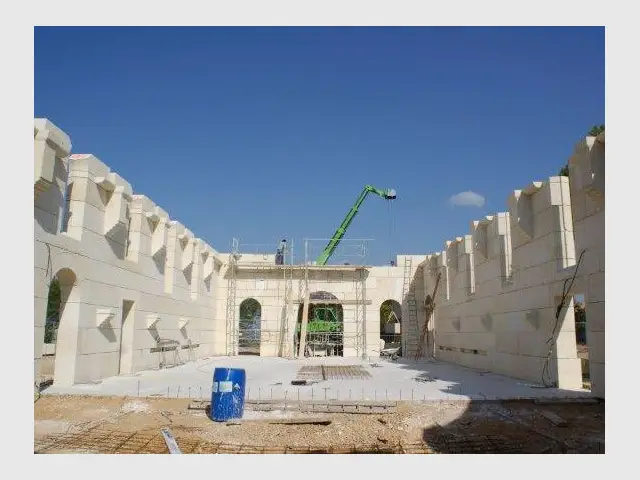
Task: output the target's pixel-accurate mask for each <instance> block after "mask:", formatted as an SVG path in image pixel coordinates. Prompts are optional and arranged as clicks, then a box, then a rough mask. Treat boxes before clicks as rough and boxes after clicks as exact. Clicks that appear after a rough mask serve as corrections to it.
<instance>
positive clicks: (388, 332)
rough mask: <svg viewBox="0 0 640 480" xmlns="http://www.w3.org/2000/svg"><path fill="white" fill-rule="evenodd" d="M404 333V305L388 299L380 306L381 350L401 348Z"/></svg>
mask: <svg viewBox="0 0 640 480" xmlns="http://www.w3.org/2000/svg"><path fill="white" fill-rule="evenodd" d="M402 333H403V328H402V305H401V304H400V302H398V301H397V300H394V299H387V300H385V301H384V302H382V303H381V304H380V340H381V342H380V347H381V348H380V349H382V348H385V349H389V348H398V347H401V345H402ZM382 341H384V346H383V345H382ZM399 353H401V350H400V351H399Z"/></svg>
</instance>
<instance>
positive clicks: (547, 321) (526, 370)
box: [421, 134, 604, 397]
mask: <svg viewBox="0 0 640 480" xmlns="http://www.w3.org/2000/svg"><path fill="white" fill-rule="evenodd" d="M569 164H570V177H569V178H567V177H551V178H549V179H548V180H547V181H545V182H534V183H532V184H531V185H529V186H527V187H526V188H524V189H522V190H516V191H514V192H513V193H512V195H511V196H510V198H509V201H508V204H509V211H508V212H500V213H497V214H495V215H493V216H488V217H485V218H483V219H481V220H478V221H474V222H472V224H471V231H470V232H469V234H467V235H464V236H461V237H457V238H455V239H454V240H450V241H447V242H445V248H444V250H443V251H441V252H438V253H435V254H432V255H429V256H428V257H427V259H426V260H425V261H424V262H423V264H422V273H421V274H422V277H423V284H424V286H425V292H432V291H433V288H434V286H435V281H436V278H437V275H438V274H440V275H441V277H440V279H441V280H440V285H439V290H438V292H437V294H436V298H435V303H436V310H435V314H434V323H435V353H436V356H437V358H440V359H442V360H446V361H451V362H454V363H458V364H461V365H466V366H469V367H474V368H479V369H484V370H488V371H492V372H496V373H501V374H505V375H509V376H512V377H516V378H522V379H526V380H530V381H534V382H543V383H545V384H547V385H551V384H557V385H558V386H559V387H561V388H570V389H573V388H580V387H581V385H582V378H581V367H580V360H579V359H578V357H577V350H576V337H575V324H574V316H573V298H572V296H573V294H584V295H585V296H586V302H587V324H588V327H587V328H588V345H589V352H590V362H591V364H590V371H591V380H592V391H593V393H594V395H596V396H601V397H604V134H601V135H600V136H599V137H598V138H595V137H587V138H586V139H585V140H584V141H583V142H581V143H580V144H579V145H578V146H577V147H576V153H575V155H574V156H573V157H572V158H571V159H570V162H569ZM583 250H584V251H585V252H584V254H583V255H582V257H580V254H581V253H582V252H583ZM578 260H579V261H580V264H579V265H578V266H577V268H576V265H577V262H578ZM574 273H575V279H574V281H573V283H571V279H572V278H573V276H574ZM563 298H564V302H562V300H563ZM561 304H563V307H562V308H559V305H561Z"/></svg>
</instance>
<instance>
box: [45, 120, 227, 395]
mask: <svg viewBox="0 0 640 480" xmlns="http://www.w3.org/2000/svg"><path fill="white" fill-rule="evenodd" d="M70 151H71V142H70V139H69V137H68V136H67V135H66V134H65V133H64V132H62V131H61V130H60V129H59V128H57V127H56V126H55V125H54V124H52V123H51V122H50V121H48V120H45V119H36V120H35V129H34V153H35V161H34V163H35V178H34V232H35V233H34V254H35V268H34V287H35V296H34V297H35V298H34V325H35V335H34V349H35V355H34V357H35V379H36V382H37V381H38V379H39V378H40V373H41V372H40V360H41V358H42V352H43V342H44V325H45V313H46V307H47V296H48V290H49V284H50V282H51V281H52V279H53V278H54V277H57V278H58V279H59V281H60V284H61V290H62V297H63V305H64V306H63V309H62V313H61V318H60V326H59V329H58V334H57V344H56V350H55V351H56V355H55V372H54V375H53V376H54V382H55V383H56V384H62V385H70V384H73V383H83V382H92V381H95V380H99V379H102V378H106V377H109V376H112V375H118V374H127V373H132V372H135V371H138V370H141V369H145V368H157V367H158V366H159V365H160V363H161V362H163V361H164V362H166V363H169V362H172V361H175V358H176V352H178V354H179V355H180V357H181V358H182V359H185V358H187V357H189V356H191V357H194V356H195V357H203V356H208V355H212V354H216V353H222V352H219V351H217V350H216V346H215V343H214V338H215V337H216V335H221V336H224V330H222V331H217V330H219V329H220V328H222V329H224V324H220V322H218V323H216V321H215V319H216V315H215V313H214V312H215V311H216V309H217V301H216V292H217V289H218V270H219V268H220V265H221V264H222V262H221V261H220V259H219V257H218V254H217V252H216V251H215V250H214V249H213V248H211V247H210V246H209V245H207V244H206V242H204V241H202V240H201V239H199V238H197V237H195V236H194V235H193V233H191V232H190V231H189V230H188V229H187V228H185V227H184V226H183V225H182V224H180V223H179V222H177V221H173V220H170V219H169V216H168V215H167V213H166V212H165V211H164V210H162V209H161V208H160V207H158V206H156V205H155V204H154V203H153V202H152V201H151V200H150V199H149V198H147V197H145V196H144V195H134V194H133V191H132V188H131V185H129V183H128V182H127V181H126V180H124V179H123V178H122V177H120V176H119V175H118V174H117V173H115V172H112V171H111V170H110V169H109V167H107V166H106V165H105V164H104V163H103V162H102V161H100V160H99V159H98V158H97V157H96V156H94V155H89V154H87V155H70V156H69V153H70ZM159 345H169V346H170V348H173V347H176V348H177V349H176V350H173V351H172V352H164V358H163V353H162V352H160V351H157V348H158V346H159Z"/></svg>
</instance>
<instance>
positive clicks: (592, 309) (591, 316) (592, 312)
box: [586, 298, 605, 332]
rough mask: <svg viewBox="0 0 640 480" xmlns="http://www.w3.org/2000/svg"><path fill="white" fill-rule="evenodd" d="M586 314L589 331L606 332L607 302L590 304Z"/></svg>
mask: <svg viewBox="0 0 640 480" xmlns="http://www.w3.org/2000/svg"><path fill="white" fill-rule="evenodd" d="M587 300H588V298H587ZM586 314H587V329H588V330H590V331H593V332H604V322H605V302H589V303H588V304H587V307H586Z"/></svg>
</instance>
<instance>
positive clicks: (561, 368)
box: [556, 358, 582, 390]
mask: <svg viewBox="0 0 640 480" xmlns="http://www.w3.org/2000/svg"><path fill="white" fill-rule="evenodd" d="M557 363H558V366H557V367H556V368H557V374H556V376H557V378H558V388H564V389H567V390H580V389H582V364H581V362H580V359H579V358H566V359H560V360H558V361H557Z"/></svg>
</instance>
